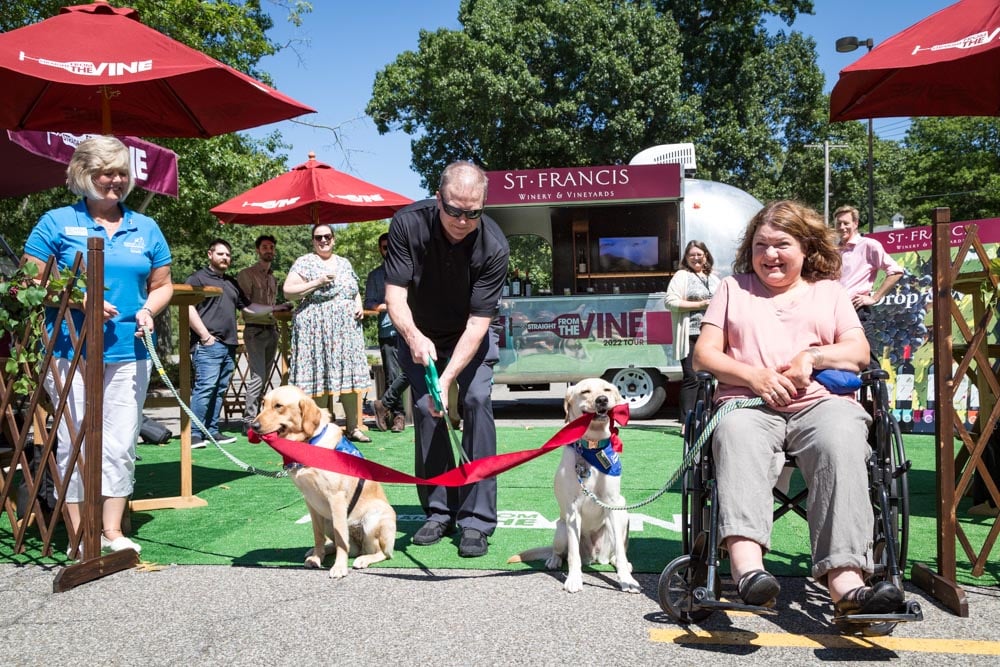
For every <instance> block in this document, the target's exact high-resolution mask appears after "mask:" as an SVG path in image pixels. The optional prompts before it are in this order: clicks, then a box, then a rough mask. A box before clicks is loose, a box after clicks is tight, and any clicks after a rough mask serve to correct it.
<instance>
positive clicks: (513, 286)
mask: <svg viewBox="0 0 1000 667" xmlns="http://www.w3.org/2000/svg"><path fill="white" fill-rule="evenodd" d="M510 295H511V296H512V297H519V296H521V272H520V271H518V270H517V269H514V277H513V278H512V279H511V281H510Z"/></svg>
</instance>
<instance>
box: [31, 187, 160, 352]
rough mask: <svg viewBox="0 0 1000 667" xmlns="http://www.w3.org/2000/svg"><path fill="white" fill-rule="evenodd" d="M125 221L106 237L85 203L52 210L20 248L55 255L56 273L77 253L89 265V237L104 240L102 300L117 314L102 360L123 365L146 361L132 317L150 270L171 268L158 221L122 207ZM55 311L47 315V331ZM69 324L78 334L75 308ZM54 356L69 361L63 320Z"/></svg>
mask: <svg viewBox="0 0 1000 667" xmlns="http://www.w3.org/2000/svg"><path fill="white" fill-rule="evenodd" d="M121 208H122V213H123V218H122V224H121V226H120V227H119V228H118V231H117V232H116V233H115V235H114V236H113V237H111V238H110V239H109V238H108V237H107V233H106V232H105V230H104V228H103V227H102V226H101V225H99V224H97V222H96V221H95V220H94V219H93V218H92V217H90V213H89V212H88V211H87V205H86V203H85V200H83V199H81V200H80V201H78V202H77V203H76V204H73V205H72V206H63V207H62V208H57V209H53V210H51V211H49V212H47V213H45V214H43V215H42V217H41V218H40V219H39V220H38V224H36V225H35V228H34V229H32V230H31V234H30V235H29V236H28V240H27V241H26V242H25V244H24V253H25V254H26V255H30V256H31V257H35V258H36V259H40V260H42V261H43V262H44V261H47V260H48V258H49V256H50V255H54V256H55V257H56V262H57V264H58V266H59V268H60V269H62V268H65V267H69V266H72V264H73V261H74V260H75V259H76V253H78V252H80V253H83V260H84V262H86V261H87V239H88V238H89V237H91V236H100V237H101V238H103V239H104V287H105V291H104V300H105V301H108V302H110V303H113V304H114V305H115V307H116V308H118V315H116V316H115V317H114V318H113V319H110V320H108V321H107V322H105V323H104V361H105V362H106V363H121V362H125V361H135V360H137V359H145V358H146V357H147V353H146V347H145V345H143V342H142V340H141V339H139V338H136V337H135V330H136V324H135V316H136V313H138V312H139V309H140V308H142V306H143V304H144V303H146V297H147V290H146V286H147V282H148V280H149V274H150V273H151V272H152V270H153V269H155V268H159V267H161V266H167V265H169V264H170V261H171V258H170V248H169V247H168V246H167V240H166V239H165V238H164V236H163V232H161V231H160V228H159V226H158V225H157V224H156V222H155V221H154V220H153V219H152V218H150V217H148V216H145V215H142V214H141V213H136V212H135V211H133V210H131V209H129V208H127V207H126V206H121ZM55 314H56V311H55V309H54V308H50V309H48V310H47V311H46V324H47V326H48V330H49V333H50V334H51V332H52V325H53V321H54V319H55ZM72 315H73V321H74V323H75V324H76V327H77V330H78V331H82V327H83V313H82V312H81V311H79V310H73V311H72ZM55 355H56V356H57V357H62V358H66V359H70V358H72V356H73V346H72V343H71V342H70V338H69V327H68V325H67V324H66V322H62V326H61V330H60V331H59V332H58V334H57V336H56V347H55Z"/></svg>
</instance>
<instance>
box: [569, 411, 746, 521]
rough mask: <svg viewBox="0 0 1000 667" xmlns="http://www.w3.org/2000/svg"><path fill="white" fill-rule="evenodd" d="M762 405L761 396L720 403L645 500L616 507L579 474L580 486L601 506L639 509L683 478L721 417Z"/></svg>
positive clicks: (607, 508) (612, 508) (617, 508)
mask: <svg viewBox="0 0 1000 667" xmlns="http://www.w3.org/2000/svg"><path fill="white" fill-rule="evenodd" d="M760 405H764V399H762V398H759V397H755V398H737V399H733V400H730V401H726V402H725V403H723V404H722V405H720V406H719V407H718V408H717V409H716V411H715V413H714V414H713V415H712V417H711V419H709V420H708V423H707V424H705V428H703V429H702V431H701V435H700V436H698V439H697V440H696V441H695V443H694V446H693V447H691V451H689V452H688V453H687V454H685V455H684V460H683V461H681V465H680V467H679V468H677V470H675V471H674V474H673V475H671V476H670V479H669V480H667V483H666V484H664V485H663V488H661V489H660V490H659V491H656V492H655V493H654V494H653V495H651V496H650V497H648V498H646V499H645V500H642V501H640V502H637V503H633V504H631V505H622V506H621V507H614V506H611V505H608V504H606V503H604V502H603V501H602V500H601V499H600V498H598V497H597V496H596V495H594V493H593V492H592V491H591V490H589V489H588V488H587V487H585V486H584V483H583V477H581V476H579V475H577V480H578V481H579V482H580V488H581V489H582V490H583V493H584V495H586V496H587V497H588V498H590V499H591V500H593V501H594V502H595V503H597V504H598V505H599V506H601V507H603V508H604V509H606V510H614V511H618V510H623V511H630V510H634V509H639V508H640V507H644V506H646V505H648V504H650V503H651V502H653V501H654V500H657V499H658V498H659V497H660V496H662V495H663V494H664V493H666V492H667V491H669V490H670V489H671V488H672V487H673V485H674V484H676V483H677V480H679V479H680V478H681V476H682V475H683V474H684V472H685V471H686V470H687V469H688V468H690V467H691V465H692V464H693V463H694V461H695V459H696V458H698V455H699V454H700V453H701V450H702V448H703V447H704V446H705V443H706V442H708V439H709V438H710V437H711V436H712V431H714V430H715V427H716V426H717V425H718V424H719V420H720V419H722V418H723V417H724V416H725V415H727V414H729V413H730V412H732V411H733V410H739V409H740V408H755V407H757V406H760Z"/></svg>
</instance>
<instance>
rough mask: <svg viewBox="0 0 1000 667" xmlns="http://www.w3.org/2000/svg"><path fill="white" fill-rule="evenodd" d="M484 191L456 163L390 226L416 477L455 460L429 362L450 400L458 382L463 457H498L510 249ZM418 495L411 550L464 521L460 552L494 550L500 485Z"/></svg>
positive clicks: (424, 490) (392, 307) (390, 271)
mask: <svg viewBox="0 0 1000 667" xmlns="http://www.w3.org/2000/svg"><path fill="white" fill-rule="evenodd" d="M486 186H487V180H486V174H485V173H484V172H483V171H482V170H481V169H480V168H479V167H476V166H475V165H473V164H471V163H469V162H455V163H452V164H450V165H448V166H447V167H446V168H445V170H444V172H443V173H442V175H441V183H440V186H439V188H438V192H437V194H436V196H435V198H434V199H428V200H425V201H422V202H417V203H414V204H411V205H410V206H407V207H406V208H404V209H402V210H400V211H398V212H397V213H396V215H395V216H393V218H392V224H391V225H390V226H389V252H388V255H387V256H386V263H385V265H386V278H385V280H386V286H385V300H386V304H387V305H388V307H389V316H390V318H391V319H392V321H393V323H394V324H395V325H396V330H397V332H398V335H399V343H398V344H399V350H398V354H399V362H400V365H401V366H402V368H403V372H404V373H405V374H406V376H407V377H408V378H409V379H410V386H411V388H412V391H413V402H414V430H415V434H416V474H417V476H418V477H423V478H429V477H433V476H435V475H439V474H441V473H443V472H446V471H447V470H449V469H451V468H454V467H455V463H456V462H455V460H454V457H453V455H452V451H451V446H450V444H449V437H448V432H447V425H446V423H445V420H446V419H447V416H446V415H444V414H442V413H441V412H440V411H438V410H437V409H436V408H435V406H434V405H433V401H432V399H431V397H430V396H429V394H428V388H427V383H426V379H425V375H424V371H425V367H426V366H427V365H429V364H431V363H435V364H436V366H437V367H438V370H439V371H440V384H441V395H442V396H443V397H447V396H448V391H449V389H450V387H451V385H452V384H453V383H456V382H457V383H458V387H459V390H458V391H459V403H460V404H462V405H464V412H463V414H462V418H463V419H464V421H465V428H464V430H463V433H462V448H463V449H464V450H465V453H466V455H467V456H468V457H469V459H470V460H475V459H479V458H483V457H486V456H492V455H494V454H496V445H497V435H496V425H495V423H494V420H493V404H492V402H491V400H490V390H491V387H492V383H493V365H494V364H495V363H496V362H497V360H498V358H499V347H498V344H499V331H498V330H497V328H496V326H493V324H494V319H495V318H496V315H497V307H498V304H499V301H500V292H501V289H502V287H503V284H504V281H505V279H506V276H507V262H508V258H509V255H510V250H509V248H508V246H507V239H506V237H505V236H504V234H503V232H502V231H500V228H499V227H498V226H497V224H496V223H495V222H494V221H493V220H492V219H490V218H489V217H487V216H484V215H483V206H484V204H485V202H486ZM417 495H418V496H419V497H420V504H421V505H422V507H423V509H424V513H425V514H426V515H427V522H426V523H425V524H424V525H423V526H422V527H421V528H420V529H419V530H418V531H417V532H416V534H415V535H414V536H413V543H414V544H416V545H427V544H434V543H436V542H438V541H439V540H440V539H441V538H442V537H444V536H445V535H447V534H448V533H450V532H452V531H453V530H454V528H455V526H456V525H458V527H459V528H461V530H462V535H461V541H460V542H459V548H458V553H459V555H460V556H466V557H475V556H483V555H485V554H486V553H487V550H488V544H487V539H486V538H487V536H489V535H491V534H492V533H493V531H494V530H495V529H496V523H497V503H496V501H497V485H496V479H494V478H490V479H487V480H483V481H482V482H478V483H476V484H470V485H468V486H464V487H461V488H445V487H439V486H426V485H419V486H417Z"/></svg>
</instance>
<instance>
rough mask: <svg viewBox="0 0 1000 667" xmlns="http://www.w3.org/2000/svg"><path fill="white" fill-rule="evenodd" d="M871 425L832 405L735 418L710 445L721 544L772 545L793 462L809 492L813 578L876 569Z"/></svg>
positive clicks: (838, 403)
mask: <svg viewBox="0 0 1000 667" xmlns="http://www.w3.org/2000/svg"><path fill="white" fill-rule="evenodd" d="M870 425H871V417H870V416H869V415H868V414H867V413H866V412H865V410H864V408H862V407H861V406H860V405H859V404H858V403H857V402H855V401H852V400H847V399H844V398H839V397H834V398H827V399H824V400H822V401H819V402H817V403H815V404H813V405H811V406H809V407H808V408H806V409H805V410H802V411H800V412H798V413H795V414H785V413H779V412H776V411H774V410H771V409H770V408H766V407H761V408H748V409H740V410H734V411H733V412H730V413H729V414H727V415H725V416H724V417H722V419H721V420H720V422H719V425H718V426H717V427H716V430H715V433H714V434H713V439H712V451H713V453H714V456H715V473H716V478H717V480H718V488H719V538H720V541H721V540H723V539H725V538H727V537H730V536H739V537H745V538H748V539H751V540H753V541H754V542H757V543H758V544H760V545H761V546H763V547H764V549H769V548H770V545H771V528H772V523H773V519H772V512H773V509H774V501H773V499H772V496H771V489H772V488H773V487H774V484H775V482H776V481H777V479H778V475H779V474H780V473H781V469H782V467H783V465H784V462H785V455H786V454H787V455H789V456H792V457H794V458H795V460H796V462H797V464H798V466H799V469H800V471H801V472H802V477H803V478H804V479H805V482H806V486H807V487H808V489H809V508H808V517H809V539H810V542H811V546H812V557H813V567H812V576H813V577H814V578H815V579H816V580H817V581H819V582H820V583H823V582H825V579H826V574H827V573H828V572H829V571H830V570H832V569H838V568H845V567H857V568H860V569H862V570H864V571H866V572H871V571H872V569H873V565H874V563H873V555H872V531H873V528H874V521H875V519H874V513H873V511H872V506H871V502H870V499H869V495H868V473H867V469H866V461H867V460H868V457H869V456H870V455H871V448H870V447H869V446H868V427H869V426H870Z"/></svg>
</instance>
